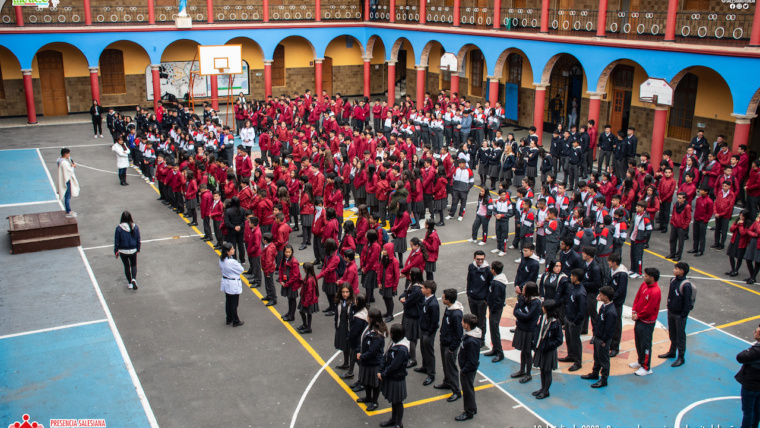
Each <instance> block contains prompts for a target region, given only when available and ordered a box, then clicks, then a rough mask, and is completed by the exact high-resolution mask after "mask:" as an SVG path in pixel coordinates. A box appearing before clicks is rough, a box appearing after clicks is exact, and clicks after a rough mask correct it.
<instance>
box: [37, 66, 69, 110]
mask: <svg viewBox="0 0 760 428" xmlns="http://www.w3.org/2000/svg"><path fill="white" fill-rule="evenodd" d="M37 66H38V67H39V69H40V87H41V89H42V113H43V114H44V115H45V116H61V115H65V114H69V106H68V102H67V100H66V81H65V80H64V78H63V54H61V53H60V52H58V51H42V52H40V53H38V54H37Z"/></svg>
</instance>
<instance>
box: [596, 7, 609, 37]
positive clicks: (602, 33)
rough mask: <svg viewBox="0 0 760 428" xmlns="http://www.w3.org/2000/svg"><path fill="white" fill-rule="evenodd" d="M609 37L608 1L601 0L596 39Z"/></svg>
mask: <svg viewBox="0 0 760 428" xmlns="http://www.w3.org/2000/svg"><path fill="white" fill-rule="evenodd" d="M606 36H607V0H599V16H598V17H597V19H596V37H606Z"/></svg>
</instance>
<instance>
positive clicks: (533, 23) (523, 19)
mask: <svg viewBox="0 0 760 428" xmlns="http://www.w3.org/2000/svg"><path fill="white" fill-rule="evenodd" d="M500 24H501V28H502V29H504V30H507V31H521V32H529V33H535V32H538V31H540V30H541V9H515V8H512V9H502V10H501V22H500Z"/></svg>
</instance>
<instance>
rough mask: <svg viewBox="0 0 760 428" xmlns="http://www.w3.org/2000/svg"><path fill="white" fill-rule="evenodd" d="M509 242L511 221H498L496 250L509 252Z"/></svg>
mask: <svg viewBox="0 0 760 428" xmlns="http://www.w3.org/2000/svg"><path fill="white" fill-rule="evenodd" d="M508 242H509V219H503V220H499V219H497V220H496V248H498V249H499V251H503V252H505V253H506V252H507V244H508Z"/></svg>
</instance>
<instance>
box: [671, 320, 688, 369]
mask: <svg viewBox="0 0 760 428" xmlns="http://www.w3.org/2000/svg"><path fill="white" fill-rule="evenodd" d="M687 319H689V318H688V317H682V316H681V315H674V314H671V313H670V311H668V336H670V352H675V351H676V350H678V356H679V357H681V358H683V354H684V353H685V352H686V320H687Z"/></svg>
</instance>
